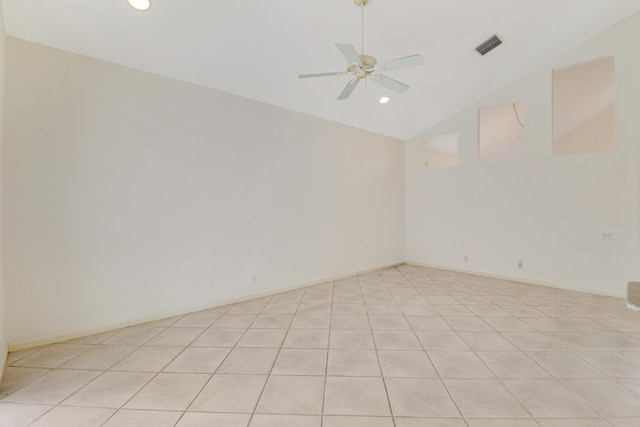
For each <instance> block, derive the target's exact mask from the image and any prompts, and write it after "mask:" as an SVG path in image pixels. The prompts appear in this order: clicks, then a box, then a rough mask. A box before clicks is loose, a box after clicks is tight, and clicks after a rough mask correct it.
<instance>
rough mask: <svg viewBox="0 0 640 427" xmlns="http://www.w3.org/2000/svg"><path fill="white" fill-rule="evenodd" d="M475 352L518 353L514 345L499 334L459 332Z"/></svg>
mask: <svg viewBox="0 0 640 427" xmlns="http://www.w3.org/2000/svg"><path fill="white" fill-rule="evenodd" d="M458 335H460V338H462V339H463V340H464V341H465V342H466V343H467V344H468V345H469V347H471V349H472V350H474V351H516V350H518V349H517V348H516V347H515V346H514V345H513V344H511V343H510V342H509V341H507V340H506V339H505V338H504V337H503V336H502V335H501V334H500V333H498V332H458Z"/></svg>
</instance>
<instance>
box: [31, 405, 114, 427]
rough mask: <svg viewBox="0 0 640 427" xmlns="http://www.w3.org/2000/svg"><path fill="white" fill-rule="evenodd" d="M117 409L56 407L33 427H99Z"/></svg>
mask: <svg viewBox="0 0 640 427" xmlns="http://www.w3.org/2000/svg"><path fill="white" fill-rule="evenodd" d="M114 412H115V409H105V408H73V407H67V406H56V407H55V408H53V409H52V410H51V411H49V412H47V413H46V414H44V415H43V416H42V417H41V418H39V419H38V420H37V421H36V422H34V423H33V424H31V426H33V427H99V426H101V425H102V424H103V423H104V422H105V421H107V420H108V419H109V417H111V415H113V413H114Z"/></svg>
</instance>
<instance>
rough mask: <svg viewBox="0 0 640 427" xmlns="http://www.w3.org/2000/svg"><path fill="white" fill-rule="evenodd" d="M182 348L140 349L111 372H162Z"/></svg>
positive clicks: (115, 366)
mask: <svg viewBox="0 0 640 427" xmlns="http://www.w3.org/2000/svg"><path fill="white" fill-rule="evenodd" d="M182 350H183V348H182V347H151V346H149V347H146V346H145V347H140V348H139V349H138V350H136V351H134V352H133V353H131V354H130V355H129V356H127V357H125V358H124V359H122V360H121V361H120V362H118V363H116V364H115V365H114V366H113V367H112V368H111V370H113V371H130V372H134V371H135V372H160V371H161V370H162V369H163V368H164V367H165V366H167V365H168V364H169V363H170V362H171V361H172V360H173V359H174V358H175V357H176V356H177V355H178V354H180V353H181V352H182Z"/></svg>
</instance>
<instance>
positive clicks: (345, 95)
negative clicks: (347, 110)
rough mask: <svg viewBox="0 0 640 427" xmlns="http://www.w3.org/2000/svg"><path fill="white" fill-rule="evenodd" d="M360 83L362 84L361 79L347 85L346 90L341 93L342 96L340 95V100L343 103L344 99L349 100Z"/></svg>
mask: <svg viewBox="0 0 640 427" xmlns="http://www.w3.org/2000/svg"><path fill="white" fill-rule="evenodd" d="M358 82H360V79H354V80H351V81H350V82H349V83H347V85H346V86H345V87H344V89H342V92H340V95H338V100H339V101H342V100H344V99H347V98H348V97H349V96H350V95H351V92H353V90H354V89H355V88H356V86H358Z"/></svg>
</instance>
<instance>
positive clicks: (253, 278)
mask: <svg viewBox="0 0 640 427" xmlns="http://www.w3.org/2000/svg"><path fill="white" fill-rule="evenodd" d="M251 283H253V284H254V285H255V284H256V283H258V276H256V275H255V274H254V275H253V276H251Z"/></svg>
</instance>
